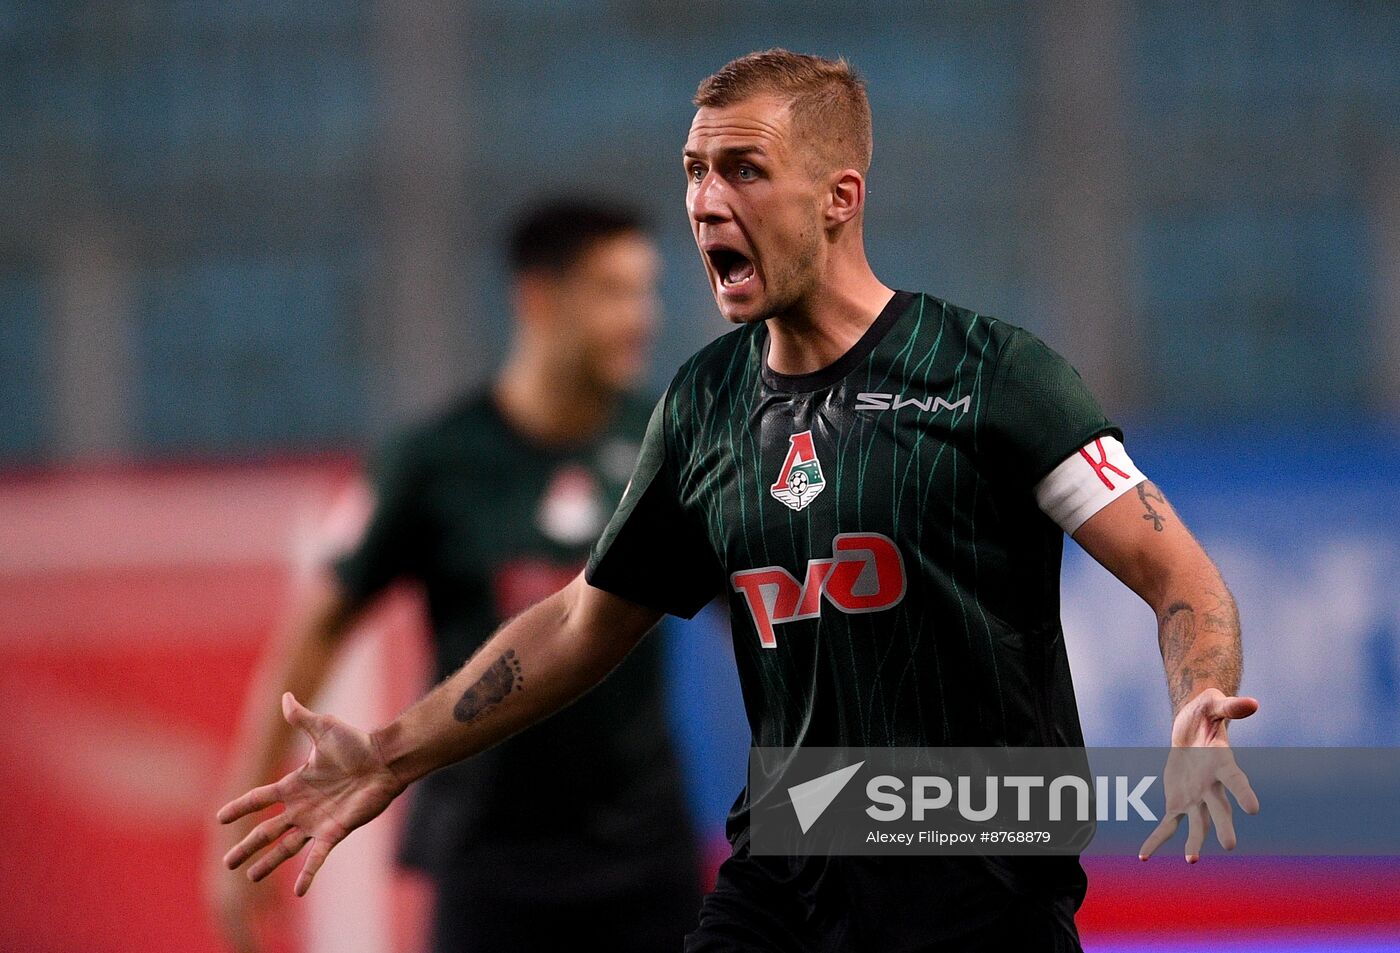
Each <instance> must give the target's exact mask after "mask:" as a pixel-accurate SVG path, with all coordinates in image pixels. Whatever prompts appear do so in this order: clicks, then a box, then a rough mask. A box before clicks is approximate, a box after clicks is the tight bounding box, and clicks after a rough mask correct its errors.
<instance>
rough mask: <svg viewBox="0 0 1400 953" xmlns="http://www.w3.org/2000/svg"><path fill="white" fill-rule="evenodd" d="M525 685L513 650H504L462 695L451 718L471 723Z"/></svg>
mask: <svg viewBox="0 0 1400 953" xmlns="http://www.w3.org/2000/svg"><path fill="white" fill-rule="evenodd" d="M524 684H525V676H524V675H523V674H521V671H520V659H519V657H517V656H516V654H515V649H506V650H505V652H504V653H502V655H501V657H500V658H498V659H496V661H494V662H492V663H491V667H490V668H488V669H487V670H486V672H485V674H483V675H482V676H481V678H479V679H477V680H476V684H475V685H473V686H472V687H471V688H468V689H467V690H466V691H465V692H463V693H462V697H461V698H460V699H458V701H457V705H456V707H454V708H453V709H452V717H454V718H456V719H457V720H458V721H462V722H467V721H471V720H472V719H473V718H475V717H476V716H478V715H480V714H481V713H482V712H484V711H486V710H487V709H488V708H491V707H492V706H494V705H499V704H500V703H501V701H502V700H503V699H504V698H505V697H506V696H507V695H509V694H510V693H511V692H513V691H515V690H517V689H518V688H521V687H522V686H523V685H524Z"/></svg>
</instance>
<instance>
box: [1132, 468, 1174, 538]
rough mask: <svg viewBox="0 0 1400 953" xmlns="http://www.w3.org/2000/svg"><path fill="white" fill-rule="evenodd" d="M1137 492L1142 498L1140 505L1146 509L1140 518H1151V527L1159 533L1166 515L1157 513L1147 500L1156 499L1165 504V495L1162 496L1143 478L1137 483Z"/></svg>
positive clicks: (1159, 491)
mask: <svg viewBox="0 0 1400 953" xmlns="http://www.w3.org/2000/svg"><path fill="white" fill-rule="evenodd" d="M1137 494H1138V499H1140V500H1142V505H1143V507H1144V508H1146V510H1147V512H1146V513H1144V514H1142V518H1143V519H1145V520H1151V521H1152V528H1153V529H1155V530H1156V531H1157V532H1159V533H1160V532H1161V531H1162V524H1163V523H1164V522H1166V517H1165V516H1163V515H1162V514H1161V513H1158V512H1157V511H1156V510H1155V509H1154V508H1153V506H1152V504H1151V503H1150V502H1149V501H1150V500H1156V501H1157V502H1158V503H1161V504H1163V505H1166V502H1167V499H1166V497H1164V496H1162V491H1161V490H1159V489H1157V488H1156V487H1155V486H1153V485H1152V483H1151V482H1150V481H1148V480H1143V481H1142V482H1141V483H1139V484H1138V485H1137Z"/></svg>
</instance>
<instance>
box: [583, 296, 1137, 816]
mask: <svg viewBox="0 0 1400 953" xmlns="http://www.w3.org/2000/svg"><path fill="white" fill-rule="evenodd" d="M767 344H768V332H767V327H766V325H765V324H764V323H761V322H760V323H756V324H753V325H748V326H745V327H742V328H740V329H738V330H735V331H733V332H731V333H729V334H727V335H725V336H724V337H722V338H720V339H719V340H717V341H715V342H714V343H713V344H711V345H710V346H708V347H706V348H705V349H704V350H702V351H700V352H699V353H698V354H696V355H695V356H694V357H693V358H691V359H690V360H689V361H688V362H687V363H686V364H685V365H684V366H683V367H682V368H681V369H680V371H679V372H678V373H677V374H676V376H675V378H674V380H673V381H672V383H671V385H670V387H669V388H668V390H667V392H666V395H665V397H664V398H663V399H662V401H661V402H660V404H658V405H657V407H656V409H655V410H654V411H653V415H652V418H651V423H650V426H649V429H648V431H647V436H646V440H645V442H644V445H643V450H642V456H641V458H640V460H639V463H638V467H637V470H636V472H635V474H634V475H633V478H632V482H631V484H630V485H629V487H628V489H627V492H626V494H625V495H624V497H623V500H622V503H621V505H620V506H619V508H618V510H617V512H616V513H615V514H614V516H613V518H612V520H611V522H610V523H609V525H608V528H607V530H606V531H605V532H604V534H603V536H602V538H601V539H600V540H599V542H598V544H597V545H596V546H595V547H594V550H593V553H592V556H591V558H590V560H589V566H588V579H589V581H590V582H591V583H592V584H593V585H594V586H597V587H599V588H602V589H606V590H608V591H611V592H614V593H616V594H618V595H621V596H623V597H625V598H627V599H630V600H633V601H635V602H638V603H642V604H645V605H648V606H651V607H652V608H655V609H658V610H661V611H665V612H670V613H676V614H680V615H685V616H689V615H691V614H693V613H694V612H695V611H696V610H697V609H699V608H700V607H701V606H702V605H704V604H705V603H706V602H707V601H709V600H710V599H712V598H714V597H715V596H716V595H718V594H720V593H724V594H725V595H726V596H727V598H728V600H729V605H730V609H731V616H732V619H733V630H734V652H735V656H736V660H737V663H738V669H739V676H740V681H741V683H742V687H743V694H744V703H745V707H746V709H747V714H748V720H749V724H750V726H751V729H752V735H753V743H754V744H755V745H758V746H765V747H768V746H771V747H788V746H802V745H806V746H844V745H852V746H861V745H873V746H922V745H935V746H970V745H1078V744H1082V743H1083V742H1082V735H1081V732H1080V727H1079V719H1078V714H1077V711H1076V709H1075V702H1074V694H1073V688H1072V686H1071V683H1070V673H1069V667H1068V663H1067V659H1066V655H1065V646H1064V639H1063V634H1062V631H1061V628H1060V620H1059V568H1060V555H1061V545H1062V542H1063V533H1062V532H1061V530H1060V528H1059V527H1058V526H1056V525H1055V523H1054V522H1052V521H1051V520H1050V519H1049V518H1048V517H1047V516H1045V515H1044V514H1043V513H1042V512H1041V511H1040V509H1039V508H1038V506H1037V504H1036V500H1035V498H1034V494H1033V488H1034V486H1035V484H1036V483H1037V482H1038V481H1039V480H1040V479H1041V478H1042V477H1044V476H1045V475H1046V474H1047V473H1049V472H1050V470H1052V469H1053V468H1054V467H1055V466H1056V465H1057V464H1059V463H1060V462H1061V461H1062V460H1064V459H1065V458H1066V457H1067V456H1069V455H1070V454H1073V453H1074V452H1075V451H1076V450H1078V449H1079V448H1080V447H1081V446H1083V445H1084V444H1086V443H1089V442H1091V441H1092V440H1093V439H1094V438H1095V437H1099V436H1102V435H1105V434H1113V435H1115V436H1117V437H1119V438H1121V436H1122V435H1121V432H1120V431H1119V430H1118V429H1117V428H1116V427H1115V426H1114V425H1113V424H1112V423H1110V422H1109V420H1107V419H1106V418H1105V417H1104V414H1103V412H1102V411H1101V410H1100V409H1099V407H1098V405H1097V404H1096V402H1095V401H1094V399H1093V398H1092V396H1091V395H1090V394H1089V392H1088V390H1087V389H1086V387H1085V385H1084V383H1083V382H1082V381H1081V380H1080V378H1079V376H1078V374H1077V373H1076V372H1075V371H1074V370H1073V368H1071V367H1070V366H1069V364H1067V363H1066V362H1065V361H1064V360H1063V359H1062V358H1061V357H1060V356H1059V355H1057V354H1056V353H1055V352H1053V351H1052V350H1051V349H1050V348H1049V347H1047V346H1046V345H1045V344H1044V343H1042V342H1041V341H1040V340H1039V339H1038V338H1036V337H1035V336H1034V335H1032V334H1031V333H1029V332H1028V331H1025V330H1023V329H1021V328H1018V327H1015V326H1013V325H1010V324H1007V323H1006V322H1003V321H998V320H996V319H994V318H988V317H985V316H983V315H980V314H975V313H973V312H971V311H967V310H965V309H963V308H958V307H955V306H953V305H951V304H948V303H946V302H944V301H941V300H939V299H937V298H934V297H931V296H928V295H919V294H909V293H904V292H901V293H898V294H896V295H895V296H894V297H893V299H891V301H890V303H889V304H888V306H886V307H885V309H884V310H883V311H882V313H881V314H880V315H879V316H878V318H877V319H876V320H875V322H874V323H873V324H872V325H871V326H870V328H869V329H868V330H867V331H866V333H865V334H864V335H863V336H862V337H861V339H860V340H859V341H858V342H857V343H856V344H855V345H854V346H853V347H852V348H851V349H850V350H849V351H848V352H847V353H846V354H845V355H843V356H842V357H841V358H840V359H838V360H837V361H836V362H835V363H834V364H832V365H830V366H829V367H827V368H825V369H823V370H821V371H817V372H815V373H812V374H804V375H800V376H789V375H783V374H778V373H775V372H774V371H772V370H770V369H769V368H768V366H767V363H766V352H767ZM741 814H742V802H741V805H740V810H739V811H736V815H741Z"/></svg>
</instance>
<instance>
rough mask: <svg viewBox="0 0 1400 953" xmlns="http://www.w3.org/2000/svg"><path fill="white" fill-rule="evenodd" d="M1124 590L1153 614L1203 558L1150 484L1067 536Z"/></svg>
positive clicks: (1144, 483)
mask: <svg viewBox="0 0 1400 953" xmlns="http://www.w3.org/2000/svg"><path fill="white" fill-rule="evenodd" d="M1071 535H1072V536H1073V537H1074V541H1075V542H1076V543H1078V544H1079V545H1080V546H1082V547H1083V548H1084V551H1085V552H1087V553H1088V554H1089V555H1090V556H1093V557H1094V559H1095V560H1097V561H1098V563H1099V564H1100V565H1102V566H1103V567H1104V568H1105V569H1107V570H1108V571H1109V572H1111V573H1113V575H1115V576H1117V577H1118V578H1119V579H1120V580H1121V581H1122V582H1123V584H1124V585H1126V586H1127V587H1128V588H1129V589H1132V590H1133V591H1134V592H1135V593H1137V594H1138V595H1139V596H1141V597H1142V598H1143V599H1144V600H1145V601H1146V602H1147V603H1148V604H1149V605H1151V606H1153V607H1154V608H1155V607H1156V606H1157V605H1158V603H1159V602H1160V601H1161V599H1162V598H1163V594H1164V593H1165V592H1166V590H1167V589H1168V587H1169V585H1170V581H1171V579H1172V578H1173V577H1174V575H1176V574H1179V573H1182V572H1194V571H1195V570H1196V569H1198V568H1199V567H1200V566H1202V565H1207V564H1208V563H1209V559H1208V557H1206V555H1205V552H1204V551H1203V550H1202V549H1201V546H1200V544H1199V543H1198V542H1196V539H1195V537H1193V536H1192V535H1191V533H1190V531H1189V530H1188V529H1187V528H1186V526H1185V524H1183V523H1182V521H1181V519H1180V518H1179V517H1178V516H1177V514H1176V511H1175V510H1174V509H1173V508H1172V505H1171V504H1170V503H1169V502H1167V498H1166V494H1164V493H1163V492H1162V491H1161V490H1159V489H1158V488H1157V486H1156V485H1155V484H1153V483H1152V482H1151V481H1149V480H1146V479H1143V480H1141V481H1139V482H1137V483H1136V484H1135V485H1134V486H1133V488H1132V490H1131V492H1128V493H1124V494H1122V495H1121V496H1119V497H1118V498H1117V499H1115V500H1113V501H1112V502H1111V503H1109V504H1108V505H1106V506H1104V507H1103V508H1102V509H1100V510H1099V511H1098V512H1096V513H1095V514H1094V515H1093V516H1091V517H1089V518H1088V519H1087V520H1085V521H1084V523H1083V524H1082V525H1081V526H1080V527H1079V528H1078V529H1077V530H1075V531H1074V533H1072V534H1071Z"/></svg>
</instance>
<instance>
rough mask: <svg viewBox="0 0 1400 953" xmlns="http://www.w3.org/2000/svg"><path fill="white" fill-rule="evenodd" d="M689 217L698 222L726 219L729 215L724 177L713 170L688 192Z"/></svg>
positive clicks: (708, 222) (707, 222)
mask: <svg viewBox="0 0 1400 953" xmlns="http://www.w3.org/2000/svg"><path fill="white" fill-rule="evenodd" d="M690 217H691V218H692V219H694V220H695V221H696V222H700V223H706V224H710V223H714V222H723V221H728V220H729V218H730V217H731V214H730V210H729V200H728V196H727V195H726V190H725V187H724V179H722V178H721V177H719V176H717V175H715V174H714V173H713V172H710V173H707V174H706V176H705V178H704V179H703V180H701V182H700V183H699V184H698V185H697V186H695V189H694V191H692V192H691V193H690Z"/></svg>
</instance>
